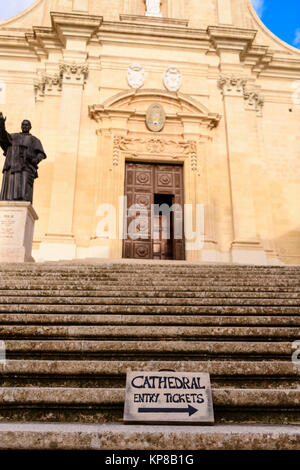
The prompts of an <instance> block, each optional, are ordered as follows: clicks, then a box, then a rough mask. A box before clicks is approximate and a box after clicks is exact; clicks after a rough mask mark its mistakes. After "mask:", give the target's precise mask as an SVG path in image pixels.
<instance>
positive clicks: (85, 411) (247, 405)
mask: <svg viewBox="0 0 300 470" xmlns="http://www.w3.org/2000/svg"><path fill="white" fill-rule="evenodd" d="M212 394H213V402H214V414H215V422H216V423H232V422H239V423H240V422H243V423H248V422H251V421H252V420H253V418H254V417H255V419H256V421H257V422H260V423H261V422H263V421H264V420H265V419H266V418H267V419H268V423H269V424H270V423H276V424H287V423H289V424H293V423H295V424H296V423H297V422H298V421H299V418H300V407H299V405H300V394H299V391H297V390H285V389H282V390H274V389H259V390H255V389H252V390H245V389H236V388H235V389H213V390H212ZM124 397H125V392H124V390H123V389H101V390H99V389H98V388H97V389H94V388H89V389H82V388H54V387H52V388H46V387H45V388H41V387H38V388H35V387H32V388H28V387H27V388H21V387H20V388H13V389H12V388H6V387H2V388H1V389H0V403H1V405H0V421H6V422H7V421H16V420H17V421H19V422H22V421H25V422H26V421H27V420H28V417H30V419H32V418H33V417H34V418H35V419H38V420H39V421H48V422H49V421H63V422H68V421H70V420H71V421H73V422H74V421H75V422H76V421H80V422H83V423H84V422H87V423H97V422H99V420H101V422H112V421H113V422H122V418H123V404H124Z"/></svg>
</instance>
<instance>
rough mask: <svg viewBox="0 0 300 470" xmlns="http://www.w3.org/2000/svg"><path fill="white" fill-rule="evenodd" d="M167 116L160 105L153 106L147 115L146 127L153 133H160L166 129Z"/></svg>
mask: <svg viewBox="0 0 300 470" xmlns="http://www.w3.org/2000/svg"><path fill="white" fill-rule="evenodd" d="M165 123H166V114H165V111H164V108H163V107H162V106H161V105H160V104H158V103H155V104H152V105H151V106H150V108H149V109H148V111H147V114H146V125H147V127H148V129H149V130H150V131H152V132H160V131H161V130H163V128H164V127H165Z"/></svg>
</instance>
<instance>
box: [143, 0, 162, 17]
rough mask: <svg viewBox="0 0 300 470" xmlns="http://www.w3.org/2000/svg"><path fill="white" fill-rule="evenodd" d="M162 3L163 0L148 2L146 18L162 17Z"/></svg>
mask: <svg viewBox="0 0 300 470" xmlns="http://www.w3.org/2000/svg"><path fill="white" fill-rule="evenodd" d="M160 2H161V0H146V16H158V17H161V16H162V14H161V12H160Z"/></svg>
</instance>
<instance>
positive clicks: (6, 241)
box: [0, 201, 38, 263]
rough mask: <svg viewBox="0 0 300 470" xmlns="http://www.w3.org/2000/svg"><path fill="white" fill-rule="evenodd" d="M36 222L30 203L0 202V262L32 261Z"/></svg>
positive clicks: (35, 215) (36, 218)
mask: <svg viewBox="0 0 300 470" xmlns="http://www.w3.org/2000/svg"><path fill="white" fill-rule="evenodd" d="M36 220H38V216H37V214H36V212H35V210H34V209H33V207H32V205H31V203H30V202H25V201H1V202H0V262H2V263H5V262H6V263H20V262H24V261H34V259H33V258H32V256H31V250H32V239H33V230H34V223H35V221H36Z"/></svg>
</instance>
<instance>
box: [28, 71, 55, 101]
mask: <svg viewBox="0 0 300 470" xmlns="http://www.w3.org/2000/svg"><path fill="white" fill-rule="evenodd" d="M34 91H35V99H36V101H42V100H43V99H44V97H45V95H59V94H60V93H61V91H62V74H61V73H54V74H52V75H51V74H44V73H41V74H39V75H38V77H37V79H36V80H35V82H34Z"/></svg>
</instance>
